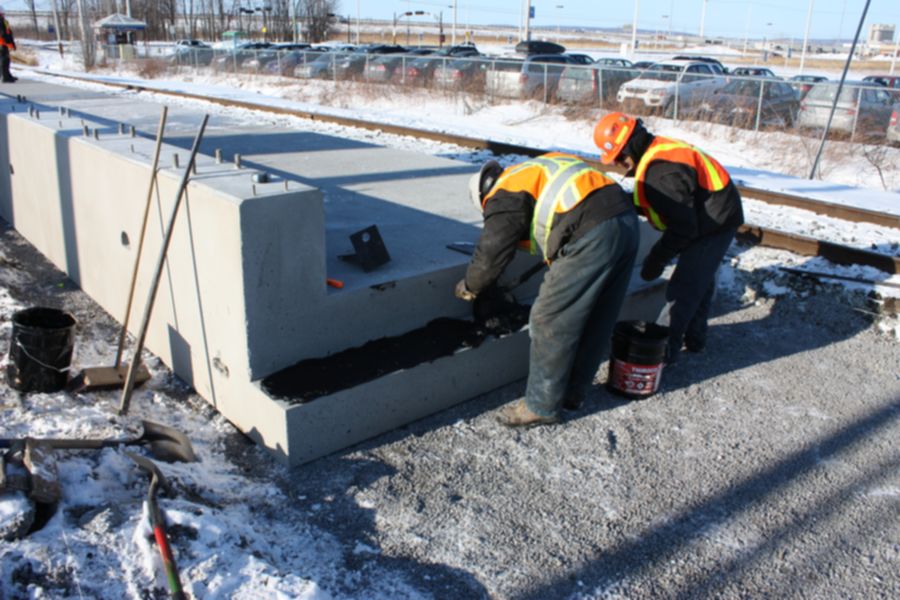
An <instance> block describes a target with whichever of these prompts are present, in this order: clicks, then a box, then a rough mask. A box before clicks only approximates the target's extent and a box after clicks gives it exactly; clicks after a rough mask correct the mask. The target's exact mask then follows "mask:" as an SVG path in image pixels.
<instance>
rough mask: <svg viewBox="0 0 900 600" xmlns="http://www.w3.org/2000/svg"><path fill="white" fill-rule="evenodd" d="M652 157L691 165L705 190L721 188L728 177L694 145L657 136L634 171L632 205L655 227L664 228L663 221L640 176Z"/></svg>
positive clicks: (716, 190) (660, 229) (645, 171)
mask: <svg viewBox="0 0 900 600" xmlns="http://www.w3.org/2000/svg"><path fill="white" fill-rule="evenodd" d="M654 160H668V161H670V162H675V163H681V164H685V165H688V166H690V167H693V169H694V170H695V171H696V172H697V183H698V184H699V185H700V187H702V188H703V189H705V190H707V191H709V192H718V191H720V190H723V189H725V187H726V186H727V185H728V183H729V182H730V181H731V178H730V177H729V176H728V172H727V171H726V170H725V169H724V168H723V167H722V165H720V164H719V163H718V162H717V161H716V160H715V159H713V158H711V157H709V156H707V155H706V154H704V153H703V152H702V151H701V150H699V149H698V148H695V147H693V146H691V145H690V144H686V143H684V142H680V141H678V140H671V139H668V138H663V137H657V138H656V139H655V140H653V143H652V144H650V147H649V148H647V151H646V152H644V155H643V156H642V157H641V160H640V162H639V163H638V166H637V169H636V171H635V174H634V205H635V206H636V207H637V208H638V209H639V210H640V211H641V212H643V213H644V215H645V216H646V217H647V219H649V221H650V224H651V225H653V227H654V228H656V229H658V230H659V231H665V229H666V224H665V223H664V222H663V220H662V218H661V217H660V216H659V213H657V212H656V211H655V210H653V207H652V206H651V205H650V202H649V201H648V200H647V194H646V191H645V190H644V177H645V176H646V174H647V168H648V167H649V166H650V163H651V162H653V161H654Z"/></svg>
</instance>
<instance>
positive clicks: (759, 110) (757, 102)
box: [753, 79, 766, 132]
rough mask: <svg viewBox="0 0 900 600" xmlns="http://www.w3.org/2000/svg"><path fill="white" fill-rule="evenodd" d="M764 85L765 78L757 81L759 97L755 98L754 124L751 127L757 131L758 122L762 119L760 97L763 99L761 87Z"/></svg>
mask: <svg viewBox="0 0 900 600" xmlns="http://www.w3.org/2000/svg"><path fill="white" fill-rule="evenodd" d="M765 87H766V80H765V79H763V80H762V81H760V82H759V98H757V100H756V125H755V127H754V128H753V131H757V132H758V131H759V122H760V120H761V119H762V99H763V89H764V88H765Z"/></svg>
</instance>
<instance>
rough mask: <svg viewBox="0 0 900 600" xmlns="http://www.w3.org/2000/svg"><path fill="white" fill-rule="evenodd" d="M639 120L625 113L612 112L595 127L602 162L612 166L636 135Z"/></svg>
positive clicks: (595, 141)
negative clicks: (634, 134)
mask: <svg viewBox="0 0 900 600" xmlns="http://www.w3.org/2000/svg"><path fill="white" fill-rule="evenodd" d="M636 126H637V119H635V118H634V117H629V116H628V115H626V114H625V113H620V112H611V113H609V114H607V115H604V116H603V118H601V119H600V120H599V121H597V124H596V125H594V143H595V144H597V147H598V148H600V162H602V163H603V164H604V165H609V164H612V162H613V161H614V160H616V157H617V156H619V153H620V152H621V151H622V148H624V147H625V144H627V143H628V140H629V139H630V138H631V134H632V133H634V129H635V127H636Z"/></svg>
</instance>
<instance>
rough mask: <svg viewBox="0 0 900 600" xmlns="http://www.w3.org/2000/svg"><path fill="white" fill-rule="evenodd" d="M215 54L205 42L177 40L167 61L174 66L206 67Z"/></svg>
mask: <svg viewBox="0 0 900 600" xmlns="http://www.w3.org/2000/svg"><path fill="white" fill-rule="evenodd" d="M215 54H216V52H215V50H213V48H212V46H210V45H209V44H207V43H206V42H201V41H200V40H178V41H177V42H175V51H174V52H173V53H172V56H171V57H170V59H169V60H170V62H172V63H173V64H176V65H194V66H197V65H208V64H209V63H210V61H212V59H213V57H214V56H215Z"/></svg>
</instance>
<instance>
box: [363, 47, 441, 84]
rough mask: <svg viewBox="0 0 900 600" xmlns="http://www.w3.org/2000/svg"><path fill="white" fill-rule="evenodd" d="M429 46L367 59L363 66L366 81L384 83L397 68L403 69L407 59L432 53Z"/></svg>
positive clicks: (410, 59)
mask: <svg viewBox="0 0 900 600" xmlns="http://www.w3.org/2000/svg"><path fill="white" fill-rule="evenodd" d="M433 52H434V50H432V49H430V48H416V49H414V50H409V51H407V52H404V53H402V54H385V55H382V56H378V57H376V58H373V59H371V60H369V62H368V63H367V64H366V68H365V78H366V81H374V82H379V83H386V82H388V81H390V80H391V78H392V77H393V76H394V72H395V71H397V70H400V71H401V72H402V71H403V68H404V67H405V66H406V63H407V62H408V61H412V60H415V57H417V56H427V55H429V54H431V53H433Z"/></svg>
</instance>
